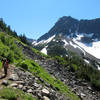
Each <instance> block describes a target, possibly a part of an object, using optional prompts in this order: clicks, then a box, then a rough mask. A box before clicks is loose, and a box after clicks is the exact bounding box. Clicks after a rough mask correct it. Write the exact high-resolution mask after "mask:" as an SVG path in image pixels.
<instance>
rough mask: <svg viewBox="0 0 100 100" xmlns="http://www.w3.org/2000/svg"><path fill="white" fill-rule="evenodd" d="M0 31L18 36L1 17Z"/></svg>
mask: <svg viewBox="0 0 100 100" xmlns="http://www.w3.org/2000/svg"><path fill="white" fill-rule="evenodd" d="M0 31H2V32H5V33H7V34H9V35H11V36H14V37H18V36H17V33H16V32H15V31H12V29H11V28H10V26H9V25H8V26H7V25H6V24H5V22H4V21H3V19H2V18H0Z"/></svg>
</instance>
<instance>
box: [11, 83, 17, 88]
mask: <svg viewBox="0 0 100 100" xmlns="http://www.w3.org/2000/svg"><path fill="white" fill-rule="evenodd" d="M10 86H11V87H17V86H18V84H17V83H12V84H11V85H10Z"/></svg>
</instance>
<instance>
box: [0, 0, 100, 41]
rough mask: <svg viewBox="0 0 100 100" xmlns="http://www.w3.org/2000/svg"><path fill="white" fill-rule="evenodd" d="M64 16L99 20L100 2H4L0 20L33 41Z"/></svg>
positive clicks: (66, 0) (10, 0)
mask: <svg viewBox="0 0 100 100" xmlns="http://www.w3.org/2000/svg"><path fill="white" fill-rule="evenodd" d="M62 16H72V17H74V18H77V19H94V18H98V17H100V0H0V17H1V18H3V19H4V21H5V22H6V24H8V25H10V26H11V28H12V29H13V30H14V29H15V30H16V32H17V33H18V34H21V33H22V34H23V33H25V35H26V36H27V37H29V38H34V39H37V38H39V37H40V36H41V35H43V34H45V33H46V32H48V31H49V30H50V28H51V27H52V26H53V25H54V24H55V22H56V21H57V20H58V19H59V18H60V17H62Z"/></svg>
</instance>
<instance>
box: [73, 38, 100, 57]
mask: <svg viewBox="0 0 100 100" xmlns="http://www.w3.org/2000/svg"><path fill="white" fill-rule="evenodd" d="M73 41H74V42H75V43H76V44H78V45H79V46H80V47H81V48H83V49H84V50H85V51H86V52H88V53H89V54H91V55H93V56H94V57H96V58H98V59H100V41H98V42H92V46H86V45H85V44H83V43H81V42H79V41H77V39H75V38H74V39H73Z"/></svg>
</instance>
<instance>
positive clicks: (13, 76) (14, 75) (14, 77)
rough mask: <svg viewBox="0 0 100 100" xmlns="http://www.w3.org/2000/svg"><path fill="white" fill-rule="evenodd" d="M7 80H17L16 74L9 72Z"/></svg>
mask: <svg viewBox="0 0 100 100" xmlns="http://www.w3.org/2000/svg"><path fill="white" fill-rule="evenodd" d="M9 80H12V81H17V80H18V76H17V75H16V74H11V75H10V77H9Z"/></svg>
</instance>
